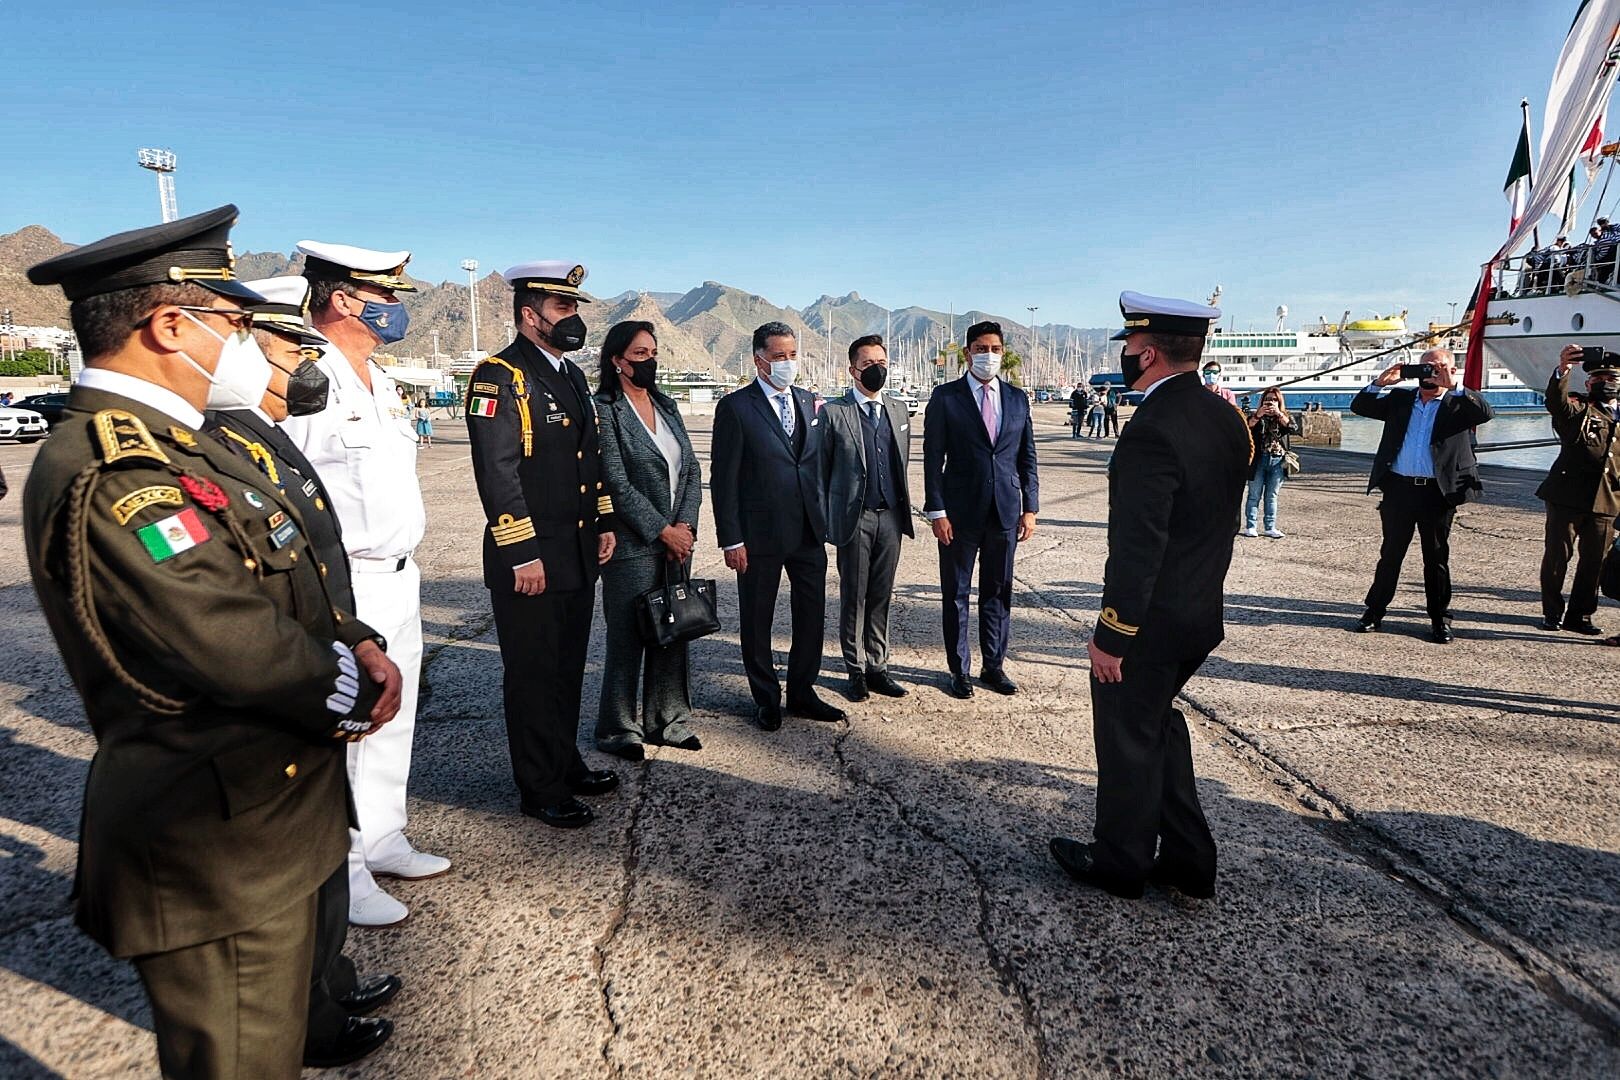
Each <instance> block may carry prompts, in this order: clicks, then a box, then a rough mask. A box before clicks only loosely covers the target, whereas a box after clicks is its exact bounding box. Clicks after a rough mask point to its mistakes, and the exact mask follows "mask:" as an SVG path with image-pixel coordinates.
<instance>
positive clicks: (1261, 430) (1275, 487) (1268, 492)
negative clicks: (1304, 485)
mask: <svg viewBox="0 0 1620 1080" xmlns="http://www.w3.org/2000/svg"><path fill="white" fill-rule="evenodd" d="M1248 421H1249V437H1250V438H1251V439H1253V440H1254V460H1253V461H1251V462H1250V463H1249V494H1248V497H1247V498H1246V499H1245V500H1244V503H1243V533H1242V535H1244V536H1249V537H1254V536H1259V535H1261V534H1260V533H1259V532H1257V531H1256V530H1255V520H1254V519H1255V517H1256V515H1257V513H1258V511H1259V509H1260V500H1261V498H1262V496H1263V497H1264V498H1265V504H1266V511H1265V524H1266V531H1265V535H1266V536H1267V537H1269V538H1270V539H1272V540H1281V539H1282V538H1283V531H1282V530H1281V529H1279V528H1277V492H1278V491H1279V490H1280V489H1281V488H1282V484H1283V478H1284V474H1283V456H1284V455H1286V454H1287V453H1288V438H1289V436H1291V435H1297V434H1299V427H1298V425H1296V424H1295V423H1294V418H1293V417H1292V416H1289V415H1288V406H1286V405H1284V404H1283V396H1282V391H1281V390H1279V389H1277V388H1276V387H1275V386H1272V387H1268V388H1267V389H1266V391H1265V393H1263V394H1261V395H1260V407H1259V408H1258V409H1255V410H1254V411H1253V412H1251V413H1250V414H1249V416H1248Z"/></svg>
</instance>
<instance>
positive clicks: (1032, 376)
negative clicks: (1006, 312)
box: [1025, 304, 1041, 385]
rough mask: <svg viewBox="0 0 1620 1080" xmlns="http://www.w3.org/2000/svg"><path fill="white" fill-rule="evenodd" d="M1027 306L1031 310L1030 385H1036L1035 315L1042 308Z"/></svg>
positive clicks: (1032, 305) (1034, 305) (1036, 305)
mask: <svg viewBox="0 0 1620 1080" xmlns="http://www.w3.org/2000/svg"><path fill="white" fill-rule="evenodd" d="M1025 306H1026V307H1027V308H1028V310H1029V379H1030V384H1031V385H1034V383H1035V382H1036V377H1035V345H1036V341H1035V313H1036V312H1037V311H1039V310H1040V309H1041V307H1040V305H1039V304H1028V305H1025Z"/></svg>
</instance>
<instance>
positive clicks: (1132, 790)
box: [1051, 292, 1254, 898]
mask: <svg viewBox="0 0 1620 1080" xmlns="http://www.w3.org/2000/svg"><path fill="white" fill-rule="evenodd" d="M1119 307H1120V311H1121V312H1122V313H1123V314H1124V316H1125V329H1124V330H1122V331H1120V333H1118V334H1116V335H1114V340H1116V341H1119V340H1123V341H1124V342H1125V346H1124V349H1123V351H1122V353H1121V358H1120V359H1121V366H1122V367H1123V369H1124V375H1125V385H1126V386H1127V387H1129V388H1131V389H1134V390H1140V391H1142V392H1143V396H1142V403H1141V404H1140V405H1139V406H1137V409H1136V414H1135V415H1134V416H1133V417H1132V418H1131V422H1130V424H1128V425H1127V426H1126V427H1125V430H1124V433H1123V434H1121V435H1120V437H1119V443H1118V445H1117V446H1116V447H1115V449H1114V457H1113V460H1112V462H1111V463H1110V464H1109V467H1108V564H1107V567H1106V569H1105V570H1104V572H1103V597H1102V604H1103V608H1102V614H1101V615H1100V616H1098V619H1097V626H1096V629H1094V630H1093V631H1092V635H1091V642H1090V645H1089V647H1088V648H1089V652H1090V654H1091V708H1092V724H1093V731H1094V737H1095V740H1096V747H1097V820H1096V824H1095V826H1094V827H1093V829H1092V836H1093V840H1092V842H1091V843H1090V844H1084V843H1081V842H1080V841H1078V840H1070V839H1068V838H1066V837H1061V836H1060V837H1054V838H1053V840H1052V843H1051V848H1052V855H1053V857H1054V858H1055V859H1056V860H1057V861H1058V863H1059V864H1060V865H1061V866H1062V867H1063V868H1064V869H1065V870H1066V871H1068V873H1069V875H1070V876H1071V877H1073V878H1074V879H1075V880H1077V881H1080V882H1082V883H1084V884H1087V885H1092V886H1095V887H1097V888H1101V889H1105V890H1107V891H1108V892H1111V893H1113V894H1114V895H1115V896H1123V897H1127V898H1134V897H1138V896H1141V895H1142V886H1143V883H1144V882H1145V881H1152V882H1153V883H1154V884H1157V885H1163V886H1169V887H1173V888H1176V889H1179V890H1180V891H1181V892H1183V893H1186V894H1187V895H1189V896H1198V897H1208V896H1213V895H1214V893H1215V840H1214V838H1213V837H1212V836H1211V835H1210V832H1209V825H1208V824H1207V823H1206V822H1205V820H1204V811H1203V809H1202V808H1201V807H1200V806H1199V804H1198V790H1197V788H1196V787H1195V786H1194V783H1193V766H1192V748H1191V745H1190V744H1189V742H1188V738H1187V721H1186V718H1185V717H1183V716H1182V714H1181V711H1180V710H1179V709H1177V708H1176V707H1175V698H1176V695H1177V694H1178V693H1180V692H1181V688H1182V686H1184V685H1185V684H1186V682H1187V680H1188V679H1189V678H1191V677H1192V675H1193V673H1194V672H1196V671H1197V670H1198V668H1199V666H1200V665H1201V664H1203V662H1204V658H1205V657H1207V656H1208V655H1209V653H1210V652H1211V651H1212V650H1213V649H1214V648H1215V646H1216V645H1218V644H1220V642H1221V639H1222V637H1224V636H1225V630H1224V628H1223V626H1222V605H1223V602H1224V599H1225V586H1226V570H1227V567H1228V566H1229V565H1230V564H1231V562H1232V542H1233V537H1234V536H1235V535H1236V533H1237V524H1238V505H1239V503H1240V502H1241V501H1242V498H1243V489H1244V487H1245V486H1246V485H1247V483H1248V478H1249V460H1250V458H1251V457H1252V456H1253V453H1254V446H1253V444H1252V442H1251V441H1250V438H1249V428H1248V424H1247V423H1245V421H1244V419H1243V414H1242V413H1240V412H1238V410H1237V409H1236V408H1235V407H1234V406H1233V405H1231V404H1230V403H1229V402H1227V401H1225V400H1223V399H1222V398H1221V397H1219V396H1217V395H1215V394H1211V393H1208V392H1206V391H1205V390H1204V388H1203V387H1201V386H1200V385H1199V381H1198V375H1197V373H1196V369H1197V365H1198V357H1199V354H1200V353H1201V352H1202V351H1203V347H1204V339H1205V337H1206V336H1207V335H1208V333H1209V328H1210V325H1211V324H1212V322H1213V320H1215V319H1219V318H1220V317H1221V313H1220V311H1219V309H1217V308H1212V307H1207V306H1205V305H1203V304H1195V303H1192V302H1190V301H1186V300H1166V299H1161V298H1159V297H1154V296H1143V295H1141V294H1140V293H1132V292H1127V293H1122V294H1121V295H1120V298H1119Z"/></svg>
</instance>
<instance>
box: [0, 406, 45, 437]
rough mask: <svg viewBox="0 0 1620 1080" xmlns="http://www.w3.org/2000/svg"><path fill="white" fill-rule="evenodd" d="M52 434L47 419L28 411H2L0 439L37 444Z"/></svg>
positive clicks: (0, 412)
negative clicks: (46, 423)
mask: <svg viewBox="0 0 1620 1080" xmlns="http://www.w3.org/2000/svg"><path fill="white" fill-rule="evenodd" d="M49 433H50V429H49V428H47V427H46V426H45V418H44V417H43V416H41V415H39V413H37V412H30V411H29V410H27V409H0V439H16V440H18V441H19V442H37V441H38V440H40V439H43V438H44V437H45V436H46V435H47V434H49Z"/></svg>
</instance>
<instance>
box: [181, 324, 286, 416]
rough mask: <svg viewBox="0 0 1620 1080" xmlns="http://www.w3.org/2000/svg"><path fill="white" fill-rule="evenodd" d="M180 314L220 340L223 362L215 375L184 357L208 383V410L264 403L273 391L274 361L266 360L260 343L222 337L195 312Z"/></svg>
mask: <svg viewBox="0 0 1620 1080" xmlns="http://www.w3.org/2000/svg"><path fill="white" fill-rule="evenodd" d="M180 314H182V315H184V316H185V317H186V318H188V319H190V320H191V321H192V322H194V323H196V324H197V325H198V326H200V327H202V328H203V329H204V330H206V331H208V333H209V334H211V335H212V336H213V337H215V338H217V339H218V340H219V361H218V362H217V363H215V364H214V370H213V371H211V372H210V371H209V370H208V369H207V368H205V367H203V366H202V365H201V364H199V363H197V361H195V360H193V359H192V358H191V357H190V356H189V355H187V354H186V353H183V352H182V353H181V354H180V355H181V357H183V358H184V359H185V361H186V363H188V364H190V365H191V366H192V367H194V368H196V369H197V374H199V375H201V376H203V377H204V378H205V379H207V380H208V384H209V385H208V406H207V407H208V408H210V409H256V408H258V407H259V405H260V404H261V403H262V402H263V401H264V392H265V391H266V390H268V389H269V388H270V361H269V360H268V359H266V358H265V355H264V350H263V349H261V348H259V343H258V342H257V341H255V340H253V335H251V334H249V335H247V336H246V337H243V336H241V335H239V334H232V335H230V336H229V337H220V335H219V334H218V333H216V332H215V331H214V328H213V327H211V326H209V325H208V324H207V323H205V322H203V321H202V320H201V319H199V318H197V317H196V316H194V315H192V314H191V312H189V311H182V312H181V313H180Z"/></svg>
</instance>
